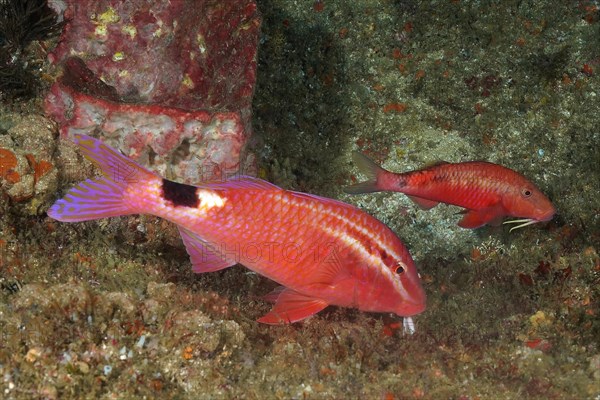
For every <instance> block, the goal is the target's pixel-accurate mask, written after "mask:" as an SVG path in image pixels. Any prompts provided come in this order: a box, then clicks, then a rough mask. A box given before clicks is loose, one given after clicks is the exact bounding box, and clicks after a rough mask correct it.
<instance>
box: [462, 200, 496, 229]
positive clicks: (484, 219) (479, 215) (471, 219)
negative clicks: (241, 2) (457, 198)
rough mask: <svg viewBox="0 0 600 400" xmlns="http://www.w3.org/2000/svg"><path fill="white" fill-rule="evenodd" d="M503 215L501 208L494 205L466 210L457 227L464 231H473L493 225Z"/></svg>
mask: <svg viewBox="0 0 600 400" xmlns="http://www.w3.org/2000/svg"><path fill="white" fill-rule="evenodd" d="M504 215H505V213H504V212H503V210H502V207H501V206H499V205H494V206H491V207H486V208H482V209H479V210H467V212H466V214H465V216H464V217H463V218H462V219H461V220H460V222H459V223H458V226H460V227H461V228H466V229H475V228H479V227H480V226H483V225H485V224H492V225H493V224H494V223H497V222H498V221H501V220H502V218H503V217H504Z"/></svg>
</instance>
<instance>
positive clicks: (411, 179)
mask: <svg viewBox="0 0 600 400" xmlns="http://www.w3.org/2000/svg"><path fill="white" fill-rule="evenodd" d="M353 158H354V161H355V162H356V164H357V165H358V167H359V169H360V170H361V171H362V172H363V173H364V174H365V175H367V176H368V178H369V180H368V181H366V182H362V183H358V184H356V185H352V186H349V187H347V188H346V189H345V191H346V192H347V193H350V194H358V193H369V192H380V191H394V192H401V193H404V194H406V195H408V196H409V197H410V198H411V200H413V201H414V202H415V203H417V204H418V205H419V206H421V207H422V208H424V209H430V208H432V207H435V206H436V205H437V204H439V203H447V204H453V205H456V206H460V207H464V208H465V211H466V213H465V216H464V217H463V219H462V220H461V221H460V222H459V224H458V225H459V226H461V227H463V228H478V227H480V226H482V225H485V224H492V225H496V224H499V223H500V222H501V221H502V219H503V218H505V217H518V218H522V219H518V220H514V221H507V222H505V223H522V224H521V225H519V226H515V227H513V228H512V229H516V228H520V227H523V226H526V225H530V224H533V223H536V222H541V221H549V220H550V219H552V217H553V216H554V214H555V213H556V209H555V208H554V206H553V205H552V203H551V202H550V200H548V198H547V197H546V196H544V194H543V193H542V192H541V191H540V190H539V189H538V188H537V187H536V186H535V185H534V184H533V183H531V182H530V181H529V180H528V179H527V178H525V177H524V176H523V175H521V174H519V173H517V172H515V171H513V170H511V169H509V168H506V167H503V166H502V165H498V164H492V163H489V162H483V161H469V162H462V163H456V164H452V163H440V164H437V165H434V166H431V167H428V168H424V169H421V170H417V171H410V172H405V173H393V172H390V171H387V170H385V169H383V168H381V167H379V166H378V165H377V164H375V162H373V161H372V160H371V159H369V158H368V157H366V156H365V155H363V154H360V153H357V152H355V153H354V154H353ZM512 229H511V230H512Z"/></svg>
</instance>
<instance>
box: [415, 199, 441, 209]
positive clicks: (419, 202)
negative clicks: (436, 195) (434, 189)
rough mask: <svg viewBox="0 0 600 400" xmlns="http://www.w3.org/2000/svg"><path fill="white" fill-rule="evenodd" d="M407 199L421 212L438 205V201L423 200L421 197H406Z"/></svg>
mask: <svg viewBox="0 0 600 400" xmlns="http://www.w3.org/2000/svg"><path fill="white" fill-rule="evenodd" d="M408 198H409V199H411V200H412V201H414V202H415V204H416V205H418V206H419V207H420V208H421V209H423V210H430V209H432V208H433V207H435V206H437V205H438V204H440V202H439V201H435V200H429V199H424V198H422V197H417V196H408Z"/></svg>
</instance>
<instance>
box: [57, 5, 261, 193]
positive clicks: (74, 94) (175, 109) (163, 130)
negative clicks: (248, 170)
mask: <svg viewBox="0 0 600 400" xmlns="http://www.w3.org/2000/svg"><path fill="white" fill-rule="evenodd" d="M51 5H52V6H53V7H54V8H55V9H58V10H60V8H61V7H60V6H61V4H60V3H59V2H58V1H55V2H54V3H52V2H51ZM64 18H65V19H66V20H67V21H68V22H67V24H66V25H65V28H64V31H63V33H62V36H61V40H60V43H59V44H58V46H57V47H56V49H55V50H54V51H53V52H52V53H51V54H50V60H51V61H53V62H55V63H61V64H63V65H64V67H65V72H64V75H63V77H61V78H60V79H59V80H58V82H57V83H55V84H54V86H53V87H52V88H51V90H50V93H49V95H48V96H47V98H46V101H45V107H46V112H47V113H48V114H50V115H51V116H52V117H53V118H54V119H55V120H56V121H57V122H58V123H59V125H60V130H61V135H62V136H63V137H67V136H70V135H71V134H73V133H90V134H93V135H96V136H102V138H103V140H105V141H106V142H108V143H110V144H111V145H113V146H115V147H117V148H119V149H120V150H121V151H123V152H124V153H125V154H127V155H128V156H131V157H133V158H134V159H136V160H138V161H140V162H141V163H143V164H146V165H148V166H150V167H152V168H153V169H156V170H157V171H159V172H160V173H163V174H164V173H169V174H172V175H173V176H175V177H177V179H179V180H183V181H185V182H188V183H194V182H198V181H201V180H204V179H209V178H220V177H221V175H222V174H231V173H233V172H235V171H237V170H238V169H240V168H241V167H242V163H243V162H244V160H242V152H243V149H244V145H245V143H246V142H247V140H248V138H249V136H250V133H251V127H250V119H251V101H252V94H253V89H254V83H255V80H256V49H257V43H258V32H259V27H260V17H259V15H258V11H257V9H256V4H255V3H254V1H253V0H241V1H225V2H212V1H205V0H179V1H170V2H167V1H161V0H153V1H141V0H133V1H127V2H123V1H119V0H100V1H91V0H68V1H67V2H66V8H65V9H64Z"/></svg>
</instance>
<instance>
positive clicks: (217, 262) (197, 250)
mask: <svg viewBox="0 0 600 400" xmlns="http://www.w3.org/2000/svg"><path fill="white" fill-rule="evenodd" d="M177 228H178V229H179V233H180V234H181V239H183V244H184V245H185V249H186V250H187V252H188V254H189V256H190V260H191V261H192V270H193V271H194V272H195V273H197V274H200V273H204V272H214V271H219V270H222V269H225V268H228V267H232V266H234V265H235V264H236V262H235V261H233V260H229V259H227V258H226V257H225V256H224V255H223V254H221V252H220V251H219V250H218V249H215V248H213V247H212V246H211V245H210V244H209V243H207V242H206V241H205V240H203V239H202V238H201V237H200V236H198V235H196V234H195V233H193V232H191V231H189V230H187V229H185V228H183V227H181V226H178V227H177Z"/></svg>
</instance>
